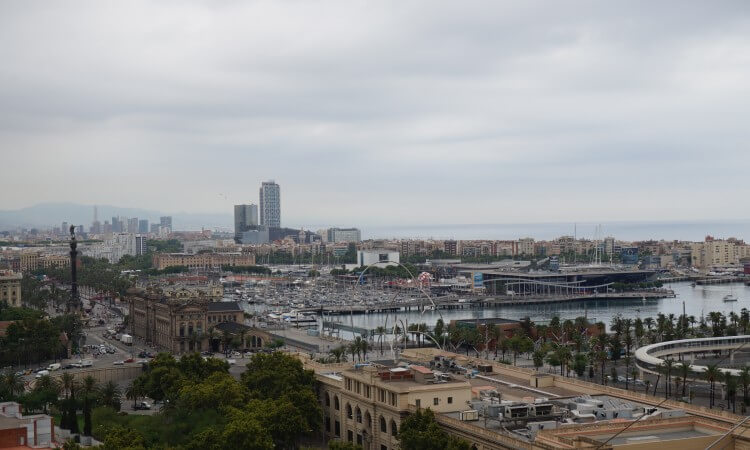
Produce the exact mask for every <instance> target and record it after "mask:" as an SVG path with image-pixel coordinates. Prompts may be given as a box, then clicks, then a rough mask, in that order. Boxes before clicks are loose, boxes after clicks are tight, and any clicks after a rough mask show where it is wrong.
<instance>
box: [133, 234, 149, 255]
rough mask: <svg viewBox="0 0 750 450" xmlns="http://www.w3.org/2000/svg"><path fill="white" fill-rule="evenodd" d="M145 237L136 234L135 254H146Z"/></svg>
mask: <svg viewBox="0 0 750 450" xmlns="http://www.w3.org/2000/svg"><path fill="white" fill-rule="evenodd" d="M146 241H147V237H146V236H142V235H140V234H137V235H136V236H135V254H136V255H143V254H145V253H147V252H148V246H147V245H146Z"/></svg>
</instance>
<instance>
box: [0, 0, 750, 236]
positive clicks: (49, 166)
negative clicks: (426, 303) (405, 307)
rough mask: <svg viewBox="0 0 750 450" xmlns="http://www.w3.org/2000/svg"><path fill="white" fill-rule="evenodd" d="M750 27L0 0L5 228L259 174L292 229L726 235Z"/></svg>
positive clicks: (741, 177) (676, 19)
mask: <svg viewBox="0 0 750 450" xmlns="http://www.w3.org/2000/svg"><path fill="white" fill-rule="evenodd" d="M749 10H750V5H748V4H747V3H746V2H742V1H727V2H722V3H721V5H714V4H707V3H705V2H699V1H680V2H677V1H666V2H660V3H654V2H645V1H635V2H629V3H601V2H595V1H577V2H573V3H572V4H571V3H549V2H541V1H529V2H522V3H518V2H502V1H501V2H486V1H468V2H462V3H461V4H453V3H447V2H427V1H414V2H408V3H403V2H396V1H384V2H377V3H357V2H348V1H340V0H334V1H326V2H317V1H311V2H303V3H299V2H292V3H285V2H273V1H250V2H239V1H226V2H219V3H210V2H209V3H206V2H198V1H183V2H156V3H155V2H148V1H139V0H135V1H132V2H126V3H118V4H111V3H105V2H96V1H85V0H84V1H80V2H57V3H50V4H46V5H45V7H44V8H40V7H38V5H36V4H34V3H29V2H13V1H10V2H2V3H0V56H2V58H3V64H1V65H0V146H1V147H0V148H2V155H1V156H2V164H3V167H4V168H6V170H5V171H4V173H3V176H2V177H1V178H0V192H3V195H2V196H1V197H0V210H14V209H18V208H22V207H25V206H28V205H32V204H36V203H41V202H81V203H86V204H103V203H110V204H116V205H119V206H121V207H128V208H142V209H150V210H159V209H163V208H162V206H163V205H169V207H168V208H166V209H169V210H170V211H186V212H188V213H190V214H194V213H197V212H202V213H205V214H225V213H227V214H231V211H232V206H233V205H234V204H240V203H249V202H254V203H257V202H258V188H259V187H260V184H261V182H262V181H265V180H268V179H274V180H275V181H276V182H278V183H279V185H280V186H281V218H282V224H289V225H291V224H302V223H331V224H346V225H352V226H358V225H359V224H386V223H398V224H409V225H415V224H419V223H441V222H454V223H455V222H468V223H481V224H492V223H560V222H569V223H572V222H576V221H579V222H591V223H607V222H616V221H627V220H634V221H639V220H645V221H654V220H656V221H694V220H706V219H708V220H711V219H712V218H717V217H719V218H726V220H741V219H743V218H746V217H750V208H749V207H748V205H747V204H746V202H743V201H742V199H744V198H746V197H748V195H750V184H748V183H747V182H746V178H747V170H746V168H747V167H749V166H750V152H748V151H747V150H746V148H745V147H746V146H747V142H748V141H750V139H749V138H750V131H749V130H748V128H747V126H746V123H745V122H746V121H745V120H744V118H745V117H748V116H750V102H748V101H747V99H748V98H750V95H749V94H750V85H749V84H748V83H747V80H748V79H750V59H748V57H747V55H748V54H750V35H749V34H748V33H747V30H748V29H750V19H749V18H750V15H749V14H748V12H749ZM31 24H33V26H30V25H31ZM359 226H362V225H359Z"/></svg>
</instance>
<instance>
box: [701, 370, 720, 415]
mask: <svg viewBox="0 0 750 450" xmlns="http://www.w3.org/2000/svg"><path fill="white" fill-rule="evenodd" d="M703 376H704V378H705V379H706V381H708V382H709V384H710V386H711V387H710V390H709V403H708V405H709V406H708V407H709V408H713V407H714V398H715V395H716V381H718V380H720V379H721V371H720V370H719V365H718V364H706V370H705V371H704V372H703Z"/></svg>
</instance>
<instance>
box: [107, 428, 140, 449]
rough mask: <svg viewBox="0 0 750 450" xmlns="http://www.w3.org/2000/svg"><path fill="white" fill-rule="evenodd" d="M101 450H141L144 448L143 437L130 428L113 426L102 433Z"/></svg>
mask: <svg viewBox="0 0 750 450" xmlns="http://www.w3.org/2000/svg"><path fill="white" fill-rule="evenodd" d="M104 436H105V437H104V442H103V443H104V445H103V446H102V449H103V450H141V449H145V448H146V440H145V439H144V438H143V435H142V434H140V433H139V432H137V431H136V430H134V429H132V428H125V427H123V426H120V425H114V426H111V427H109V428H107V430H106V432H105V433H104Z"/></svg>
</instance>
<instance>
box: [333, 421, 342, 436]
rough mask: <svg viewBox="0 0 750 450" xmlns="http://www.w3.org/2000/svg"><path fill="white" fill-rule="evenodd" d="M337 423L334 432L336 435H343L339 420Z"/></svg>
mask: <svg viewBox="0 0 750 450" xmlns="http://www.w3.org/2000/svg"><path fill="white" fill-rule="evenodd" d="M335 425H336V429H335V430H334V434H335V436H336V437H339V436H341V424H340V423H339V421H338V420H337V421H336V424H335Z"/></svg>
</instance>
